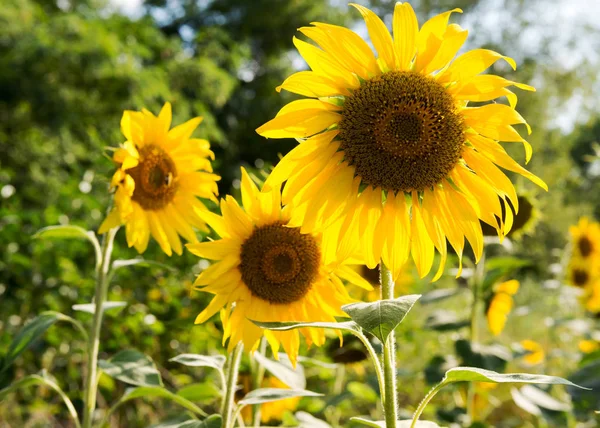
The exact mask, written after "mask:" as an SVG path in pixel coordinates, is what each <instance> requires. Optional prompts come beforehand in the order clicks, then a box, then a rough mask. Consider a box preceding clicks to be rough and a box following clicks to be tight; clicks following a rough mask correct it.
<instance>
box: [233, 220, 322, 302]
mask: <svg viewBox="0 0 600 428" xmlns="http://www.w3.org/2000/svg"><path fill="white" fill-rule="evenodd" d="M240 258H241V263H240V266H239V269H240V272H241V274H242V281H244V284H246V286H247V287H248V288H249V289H250V292H251V293H252V295H254V296H256V297H259V298H261V299H264V300H267V301H269V302H271V303H277V304H289V303H293V302H296V301H298V300H300V299H301V298H302V297H304V295H306V293H308V291H309V290H310V289H311V287H312V284H313V281H314V280H315V278H316V277H317V275H318V273H319V264H320V260H321V253H320V251H319V247H318V245H317V242H316V241H315V239H314V238H313V237H312V236H311V235H305V234H301V233H300V228H290V227H286V226H284V225H283V224H282V223H273V224H270V225H266V226H261V227H257V228H256V229H254V232H253V233H252V235H250V237H249V238H248V239H247V240H246V241H245V242H244V243H243V244H242V251H241V256H240Z"/></svg>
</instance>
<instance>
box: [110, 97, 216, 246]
mask: <svg viewBox="0 0 600 428" xmlns="http://www.w3.org/2000/svg"><path fill="white" fill-rule="evenodd" d="M201 121H202V118H201V117H196V118H194V119H191V120H189V121H187V122H185V123H183V124H181V125H179V126H176V127H175V128H173V129H169V128H170V127H171V104H170V103H166V104H165V105H164V107H163V108H162V110H161V111H160V113H159V115H158V117H157V116H154V115H153V114H152V113H151V112H149V111H148V110H146V109H143V110H142V111H141V112H138V111H125V112H124V113H123V118H122V119H121V131H122V132H123V135H125V137H126V138H127V141H125V143H124V144H123V145H122V147H121V148H119V149H117V150H116V151H115V153H114V155H113V160H114V161H115V163H116V164H117V165H118V169H117V171H116V172H115V174H114V175H113V177H112V181H111V187H112V188H115V189H116V191H115V207H114V208H113V210H112V211H111V212H110V213H109V215H108V216H107V217H106V219H105V220H104V222H103V223H102V225H101V226H100V230H99V233H105V232H107V231H108V230H109V229H111V228H113V227H117V226H120V225H121V224H125V232H126V236H127V244H128V245H129V246H130V247H135V249H136V250H137V251H138V252H139V253H143V252H144V251H146V248H147V246H148V241H149V239H150V235H152V236H153V237H154V239H156V241H157V242H158V244H159V245H160V247H161V248H162V250H163V251H164V252H165V253H166V254H168V255H169V256H170V255H171V254H172V252H173V251H175V252H176V253H177V254H181V253H182V245H181V241H180V239H179V236H182V237H183V238H185V239H186V240H187V241H188V242H198V239H197V238H196V233H195V232H194V229H193V228H197V229H200V230H202V231H208V229H206V224H205V223H204V221H202V219H201V217H200V215H199V214H200V213H201V212H203V211H206V208H205V206H204V204H203V203H202V202H201V201H200V200H198V197H201V198H206V199H211V200H214V201H216V195H217V194H218V189H217V183H216V182H217V181H218V180H219V179H220V177H219V176H217V175H215V174H212V166H211V163H210V160H209V158H210V159H214V154H213V152H212V151H211V150H210V144H209V142H208V141H206V140H201V139H197V138H190V137H191V135H192V133H193V132H194V130H195V129H196V128H197V127H198V125H199V124H200V122H201Z"/></svg>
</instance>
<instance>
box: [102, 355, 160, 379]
mask: <svg viewBox="0 0 600 428" xmlns="http://www.w3.org/2000/svg"><path fill="white" fill-rule="evenodd" d="M98 366H99V367H100V368H101V369H102V370H103V371H104V373H106V374H107V375H109V376H111V377H114V378H115V379H118V380H120V381H121V382H125V383H128V384H131V385H139V386H161V385H162V379H161V378H160V373H159V371H158V369H157V368H156V365H155V364H154V361H152V358H150V357H148V356H147V355H144V354H142V353H141V352H139V351H137V350H135V349H125V350H123V351H120V352H119V353H117V354H116V355H115V356H114V357H112V358H111V359H110V360H108V361H107V360H100V361H99V362H98Z"/></svg>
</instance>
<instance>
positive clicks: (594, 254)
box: [569, 217, 600, 264]
mask: <svg viewBox="0 0 600 428" xmlns="http://www.w3.org/2000/svg"><path fill="white" fill-rule="evenodd" d="M569 232H570V234H571V242H572V245H573V257H574V258H578V259H581V260H584V261H585V262H586V263H588V264H598V263H600V224H598V223H596V222H594V221H590V220H589V219H588V218H587V217H582V218H581V219H580V220H579V223H578V224H577V225H575V226H571V227H570V228H569Z"/></svg>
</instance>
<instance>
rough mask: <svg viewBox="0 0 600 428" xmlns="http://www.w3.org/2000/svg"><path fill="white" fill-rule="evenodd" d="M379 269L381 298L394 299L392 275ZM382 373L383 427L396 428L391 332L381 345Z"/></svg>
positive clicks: (393, 354)
mask: <svg viewBox="0 0 600 428" xmlns="http://www.w3.org/2000/svg"><path fill="white" fill-rule="evenodd" d="M380 269H381V298H382V299H393V298H394V279H393V278H392V273H391V272H390V270H389V269H388V268H387V267H386V266H385V264H384V263H383V261H381V263H380ZM383 373H384V378H385V385H384V386H385V399H384V401H383V406H384V410H385V426H386V427H387V428H396V421H397V420H398V400H397V394H396V391H397V387H396V334H395V333H394V332H392V333H391V334H390V335H389V336H388V338H387V340H386V342H385V343H384V344H383Z"/></svg>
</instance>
